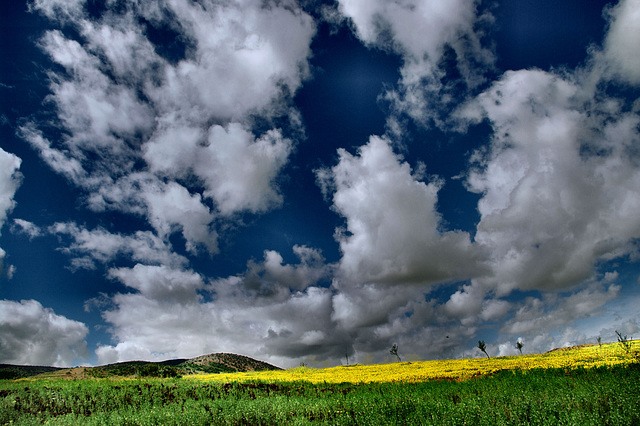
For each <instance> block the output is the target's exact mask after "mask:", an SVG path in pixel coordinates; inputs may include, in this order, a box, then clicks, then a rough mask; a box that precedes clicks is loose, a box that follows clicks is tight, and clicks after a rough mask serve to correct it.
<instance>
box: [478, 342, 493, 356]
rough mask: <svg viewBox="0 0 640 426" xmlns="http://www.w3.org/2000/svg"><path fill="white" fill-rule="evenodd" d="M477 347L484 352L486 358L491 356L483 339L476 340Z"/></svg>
mask: <svg viewBox="0 0 640 426" xmlns="http://www.w3.org/2000/svg"><path fill="white" fill-rule="evenodd" d="M478 349H480V350H481V351H482V352H484V354H485V355H486V356H487V358H491V357H490V356H489V354H488V353H487V345H486V344H485V343H484V340H478Z"/></svg>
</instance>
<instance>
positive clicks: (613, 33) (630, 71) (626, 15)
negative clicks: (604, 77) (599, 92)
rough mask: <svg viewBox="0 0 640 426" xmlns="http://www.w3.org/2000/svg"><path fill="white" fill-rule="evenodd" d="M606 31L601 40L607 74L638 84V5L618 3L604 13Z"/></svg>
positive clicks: (628, 0) (627, 0)
mask: <svg viewBox="0 0 640 426" xmlns="http://www.w3.org/2000/svg"><path fill="white" fill-rule="evenodd" d="M606 14H607V17H608V20H609V28H608V31H607V35H606V38H605V40H604V46H603V47H604V52H603V53H604V60H605V61H606V65H605V66H606V67H607V68H608V72H609V73H610V74H612V75H613V76H615V77H617V78H620V79H621V80H622V81H624V82H628V83H631V84H635V85H637V84H640V56H639V55H638V54H637V52H638V43H640V1H639V0H621V1H620V2H619V3H618V4H617V5H616V6H614V7H612V8H610V9H608V10H606Z"/></svg>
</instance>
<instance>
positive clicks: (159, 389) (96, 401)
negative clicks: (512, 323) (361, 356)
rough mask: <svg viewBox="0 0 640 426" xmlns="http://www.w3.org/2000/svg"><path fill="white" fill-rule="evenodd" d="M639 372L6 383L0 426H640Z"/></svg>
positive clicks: (0, 387)
mask: <svg viewBox="0 0 640 426" xmlns="http://www.w3.org/2000/svg"><path fill="white" fill-rule="evenodd" d="M638 395H640V370H639V369H633V368H623V367H609V368H594V369H588V370H587V369H584V370H583V369H577V370H566V369H557V370H531V371H517V370H516V371H502V372H499V373H497V374H495V375H493V376H491V377H485V378H481V379H475V380H469V381H464V382H455V381H428V382H422V383H413V384H409V383H370V384H360V385H355V384H350V383H344V384H321V385H312V384H310V383H306V382H295V383H263V382H250V383H214V382H201V381H197V380H187V379H180V380H176V379H157V378H146V379H139V380H113V379H92V380H76V381H74V380H56V381H52V380H35V381H24V380H20V381H0V424H9V423H12V424H41V423H48V424H58V425H76V424H87V425H105V424H109V425H157V424H162V425H181V424H193V425H209V424H213V425H226V424H230V425H233V424H262V425H281V424H310V423H320V424H338V425H355V424H358V425H359V424H364V425H377V424H427V425H429V424H433V425H457V424H477V425H510V424H580V425H601V424H608V425H636V424H640V400H639V398H638Z"/></svg>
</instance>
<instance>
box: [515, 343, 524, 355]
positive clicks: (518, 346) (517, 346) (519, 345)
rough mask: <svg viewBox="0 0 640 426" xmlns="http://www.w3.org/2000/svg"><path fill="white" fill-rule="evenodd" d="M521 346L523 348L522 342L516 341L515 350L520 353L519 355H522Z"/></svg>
mask: <svg viewBox="0 0 640 426" xmlns="http://www.w3.org/2000/svg"><path fill="white" fill-rule="evenodd" d="M522 346H524V345H523V344H522V342H521V341H520V340H518V341H516V349H518V350H519V351H520V355H522Z"/></svg>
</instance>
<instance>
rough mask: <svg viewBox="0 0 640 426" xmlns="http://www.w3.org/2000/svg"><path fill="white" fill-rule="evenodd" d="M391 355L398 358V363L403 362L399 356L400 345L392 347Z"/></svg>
mask: <svg viewBox="0 0 640 426" xmlns="http://www.w3.org/2000/svg"><path fill="white" fill-rule="evenodd" d="M389 353H390V354H391V355H395V356H396V358H398V362H400V361H401V359H400V355H398V345H396V344H395V343H394V344H393V346H391V350H390V351H389Z"/></svg>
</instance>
